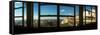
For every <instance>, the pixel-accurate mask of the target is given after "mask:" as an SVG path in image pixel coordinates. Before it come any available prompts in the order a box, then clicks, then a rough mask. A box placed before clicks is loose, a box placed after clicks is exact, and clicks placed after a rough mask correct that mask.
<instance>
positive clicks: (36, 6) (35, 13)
mask: <svg viewBox="0 0 100 35" xmlns="http://www.w3.org/2000/svg"><path fill="white" fill-rule="evenodd" d="M33 6H34V7H33V18H34V20H33V27H38V3H33Z"/></svg>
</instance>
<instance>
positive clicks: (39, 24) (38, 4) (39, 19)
mask: <svg viewBox="0 0 100 35" xmlns="http://www.w3.org/2000/svg"><path fill="white" fill-rule="evenodd" d="M38 28H40V3H38Z"/></svg>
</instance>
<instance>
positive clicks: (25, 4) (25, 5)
mask: <svg viewBox="0 0 100 35" xmlns="http://www.w3.org/2000/svg"><path fill="white" fill-rule="evenodd" d="M24 26H25V27H26V26H27V24H26V3H24Z"/></svg>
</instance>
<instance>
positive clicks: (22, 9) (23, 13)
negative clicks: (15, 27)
mask: <svg viewBox="0 0 100 35" xmlns="http://www.w3.org/2000/svg"><path fill="white" fill-rule="evenodd" d="M22 25H23V27H24V2H23V3H22Z"/></svg>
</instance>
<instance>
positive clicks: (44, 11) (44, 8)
mask: <svg viewBox="0 0 100 35" xmlns="http://www.w3.org/2000/svg"><path fill="white" fill-rule="evenodd" d="M40 11H41V13H40V15H57V6H56V5H41V6H40Z"/></svg>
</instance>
